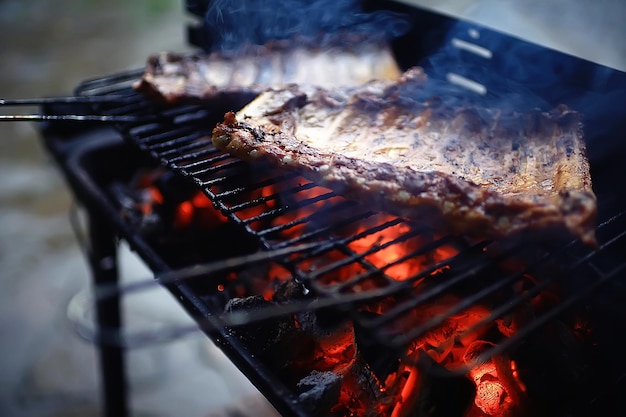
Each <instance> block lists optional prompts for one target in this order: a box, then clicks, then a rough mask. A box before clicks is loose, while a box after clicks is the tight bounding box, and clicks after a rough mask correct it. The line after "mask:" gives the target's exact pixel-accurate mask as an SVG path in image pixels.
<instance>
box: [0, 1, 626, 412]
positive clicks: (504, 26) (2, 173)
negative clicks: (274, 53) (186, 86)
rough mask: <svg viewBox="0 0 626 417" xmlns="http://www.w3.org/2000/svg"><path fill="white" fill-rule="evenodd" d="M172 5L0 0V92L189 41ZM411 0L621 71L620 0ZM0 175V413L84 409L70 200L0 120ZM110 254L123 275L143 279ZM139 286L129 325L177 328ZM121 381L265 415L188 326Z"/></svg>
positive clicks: (155, 401)
mask: <svg viewBox="0 0 626 417" xmlns="http://www.w3.org/2000/svg"><path fill="white" fill-rule="evenodd" d="M406 1H410V0H406ZM182 3H183V2H182V0H180V1H178V0H141V1H140V0H133V1H125V0H108V1H105V0H83V1H80V2H77V1H73V0H31V1H23V0H0V40H1V45H2V46H0V56H1V57H2V60H1V61H0V62H1V65H0V98H24V97H41V96H51V95H66V94H70V93H71V91H72V89H73V87H74V86H75V85H76V84H78V83H79V82H81V81H83V80H84V79H87V78H92V77H96V76H99V75H106V74H111V73H114V72H118V71H122V70H125V69H130V68H137V67H140V66H142V65H143V63H144V61H145V57H146V56H147V55H148V54H150V53H152V52H155V51H158V50H176V51H183V50H186V49H188V47H187V46H186V44H185V40H184V30H183V25H184V22H185V16H184V14H183V11H182V9H183V6H182ZM415 3H419V4H423V5H427V6H428V7H431V8H434V9H435V10H438V11H442V12H445V13H449V14H452V15H455V16H467V17H470V18H472V19H474V20H476V21H478V22H479V23H483V24H486V25H488V26H491V27H493V28H496V29H500V30H503V31H506V32H509V33H512V34H515V35H518V36H521V37H524V38H526V39H528V40H531V41H534V42H537V43H541V44H544V45H547V46H550V47H553V48H556V49H560V50H563V51H566V52H569V53H572V54H575V55H579V56H582V57H584V58H587V59H590V60H592V61H596V62H600V63H604V64H606V65H609V66H613V67H615V68H618V69H622V70H626V43H624V42H623V40H624V38H625V37H626V36H624V35H626V30H625V29H624V26H623V22H624V21H626V14H625V13H626V12H625V11H626V7H624V6H623V2H622V1H621V0H601V1H596V2H585V1H577V2H575V1H565V0H554V1H552V2H545V1H540V0H517V1H502V0H500V1H496V0H456V1H455V0H445V1H444V0H415ZM0 179H1V180H0V290H1V292H0V415H2V416H5V415H6V416H81V417H86V416H96V415H98V414H99V411H100V409H99V407H100V405H99V393H98V389H99V387H98V383H99V379H98V373H97V372H98V370H97V365H96V359H95V354H94V349H93V346H91V345H90V344H89V343H88V342H86V341H84V340H82V339H80V338H79V337H78V336H77V335H76V334H75V332H74V331H73V329H72V326H71V324H70V322H69V320H68V310H69V314H70V315H72V314H73V316H72V317H76V314H77V313H76V312H77V311H78V312H79V313H78V317H81V315H80V312H81V311H82V312H84V311H85V310H86V307H85V300H84V298H83V295H84V291H85V289H86V288H88V285H89V272H88V269H87V267H86V265H85V262H84V259H83V257H82V253H81V250H80V248H79V245H78V244H77V242H76V239H75V238H74V236H73V234H72V230H71V227H70V222H69V220H68V211H69V208H70V206H71V203H72V198H71V196H70V194H69V191H68V189H67V187H66V185H65V183H64V182H63V180H62V178H61V176H60V175H59V174H58V173H57V171H56V169H55V167H54V166H53V165H52V163H51V162H50V161H49V158H48V156H47V155H46V154H45V152H44V151H43V148H42V146H41V143H40V140H39V137H38V134H37V131H36V129H35V128H34V126H32V125H30V124H27V123H0ZM121 254H122V262H123V264H122V267H123V268H122V270H123V271H124V273H125V276H124V278H125V279H127V280H132V279H144V278H146V277H147V276H146V274H147V271H146V270H145V268H144V267H143V265H141V264H140V263H139V262H138V261H137V260H136V259H135V258H134V257H133V256H132V254H130V253H129V252H128V251H126V250H123V249H122V251H121ZM145 295H146V296H147V297H144V298H143V299H137V300H136V302H133V303H128V306H127V307H128V314H129V315H130V316H132V319H131V323H139V325H141V324H142V323H146V322H150V321H161V322H163V323H166V324H167V323H169V324H174V325H188V324H189V320H188V319H187V318H186V316H185V315H184V314H183V313H182V310H181V309H180V308H178V306H177V305H176V303H175V302H174V301H173V300H172V299H171V297H169V295H167V294H163V293H159V294H145ZM81 308H82V310H81ZM129 377H130V382H131V389H132V392H131V398H132V409H133V415H137V416H144V415H145V416H169V415H174V414H176V415H181V414H183V415H185V416H190V417H193V416H205V415H212V414H214V413H220V412H222V410H225V409H226V408H227V407H238V408H240V409H243V408H248V407H254V409H255V412H254V414H251V415H261V414H265V415H271V414H272V411H271V409H270V408H269V406H267V404H266V403H264V402H263V400H262V399H260V397H259V395H258V394H257V393H255V391H254V389H253V388H252V387H251V386H250V385H249V384H248V383H247V382H246V381H245V379H244V378H243V377H241V376H240V375H239V374H238V373H237V372H236V371H234V368H233V367H232V365H230V363H229V362H228V361H227V360H225V359H224V358H223V356H222V355H221V353H220V352H219V351H218V350H217V348H215V347H214V346H213V345H212V344H211V343H209V342H208V341H207V340H206V338H204V337H203V336H202V335H201V334H198V333H192V334H190V335H189V336H187V337H185V338H182V339H180V340H177V341H174V342H169V343H164V344H159V345H155V346H151V347H146V348H142V349H136V350H132V351H131V352H130V353H129ZM191 387H194V389H190V388H191ZM250 403H252V404H254V405H252V406H251V405H250Z"/></svg>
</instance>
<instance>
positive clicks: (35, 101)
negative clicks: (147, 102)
mask: <svg viewBox="0 0 626 417" xmlns="http://www.w3.org/2000/svg"><path fill="white" fill-rule="evenodd" d="M126 100H128V96H124V95H107V96H67V97H37V98H17V99H4V98H0V106H36V105H41V104H68V103H70V104H71V103H116V102H119V101H126Z"/></svg>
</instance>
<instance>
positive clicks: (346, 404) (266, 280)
mask: <svg viewBox="0 0 626 417" xmlns="http://www.w3.org/2000/svg"><path fill="white" fill-rule="evenodd" d="M145 189H146V190H147V196H148V197H147V198H146V201H147V202H146V203H145V204H146V205H145V207H143V209H145V210H151V209H152V206H151V205H154V204H163V203H164V202H163V195H162V194H161V193H160V191H159V190H158V188H156V187H155V186H154V185H152V184H151V183H150V182H149V181H148V183H147V184H146V186H145ZM286 189H287V190H295V191H294V192H293V193H289V192H286V191H285V190H284V189H283V188H282V187H281V189H280V190H279V187H278V186H277V185H269V186H266V187H263V188H261V189H258V190H255V191H251V192H250V193H249V194H248V195H246V198H245V201H246V202H245V203H241V204H239V205H237V204H233V205H232V206H228V205H227V209H228V210H231V211H232V212H233V213H234V215H236V216H237V217H238V218H239V219H240V220H243V221H244V222H246V224H247V225H248V226H249V227H250V228H251V229H253V230H265V229H268V228H269V229H272V233H273V235H272V238H275V239H277V240H282V241H289V240H291V239H298V238H300V237H301V236H303V235H306V234H307V233H308V232H309V231H310V230H309V228H310V227H311V224H312V223H315V225H314V227H317V226H319V224H318V223H319V222H320V221H321V222H322V223H323V222H324V221H326V220H328V219H321V220H320V219H319V216H318V217H317V218H316V215H318V213H319V212H320V211H322V210H324V212H329V213H332V211H333V210H332V208H333V207H334V206H335V205H338V203H340V202H343V201H344V200H343V199H342V198H341V197H338V196H336V195H334V194H333V193H332V192H331V191H330V190H328V189H325V188H321V187H316V186H313V185H312V184H311V183H310V182H309V181H307V180H305V179H302V178H296V179H295V180H294V181H293V183H290V184H287V186H286ZM270 212H271V213H270ZM312 218H315V219H316V220H315V221H314V222H313V221H311V219H312ZM225 222H227V218H226V217H224V216H223V215H222V214H221V213H220V212H219V211H218V210H216V209H215V208H214V206H213V203H212V202H211V201H210V200H209V199H208V198H207V197H206V196H205V195H204V194H202V193H201V192H198V193H196V194H194V195H192V196H191V197H190V198H189V199H188V200H186V201H184V202H182V203H180V204H179V205H178V206H177V207H176V210H175V216H174V227H175V229H176V230H181V229H186V228H191V227H202V228H206V229H210V228H214V227H216V226H219V225H220V224H223V223H225ZM331 223H332V222H331ZM329 237H330V238H333V239H335V240H336V241H341V242H343V243H344V245H343V246H342V247H341V248H339V249H338V248H329V249H328V250H327V251H325V252H322V253H319V254H316V255H315V256H313V255H309V254H307V256H304V257H302V260H298V261H297V264H296V266H297V267H298V268H299V269H300V270H301V271H303V272H305V273H309V274H311V275H312V276H313V277H314V279H313V280H314V282H315V283H316V284H318V285H320V286H321V287H325V288H331V287H333V286H339V287H341V291H342V292H363V291H369V290H375V289H380V288H382V287H385V286H389V285H393V284H398V285H400V284H405V283H407V282H409V283H410V284H408V285H407V286H406V287H407V288H408V290H407V291H409V293H408V295H407V294H404V295H403V296H404V297H407V296H408V297H411V296H413V295H414V294H419V293H420V291H421V290H422V287H421V284H422V283H423V282H424V280H426V279H434V280H436V279H439V277H440V276H441V275H439V274H441V273H442V272H444V271H445V270H446V269H448V268H449V266H448V265H447V263H446V261H447V260H450V259H451V258H453V257H454V256H456V255H457V253H458V250H457V248H456V247H454V246H452V245H439V246H438V245H432V247H430V249H425V248H428V247H429V246H428V245H431V244H432V243H433V242H436V241H437V237H436V236H433V235H425V234H424V233H417V232H416V231H415V230H414V226H412V225H411V224H409V223H408V222H404V221H400V220H399V219H398V218H397V217H394V216H391V215H387V214H382V213H379V214H375V215H372V216H369V217H367V218H365V220H363V221H362V222H360V223H359V224H357V225H350V226H346V227H343V228H340V229H337V228H329V232H328V235H324V236H322V238H329ZM294 259H299V258H297V257H294ZM372 270H375V271H377V272H376V273H373V274H372V273H369V272H371V271H372ZM425 271H429V272H425ZM264 274H265V275H264V276H263V277H261V278H259V281H260V285H258V286H256V290H255V291H257V293H255V294H243V293H242V294H237V296H240V297H245V296H248V295H262V296H263V298H265V300H268V301H269V300H272V297H273V296H274V289H275V288H276V283H278V282H283V283H284V282H286V281H288V280H290V279H291V272H290V271H288V270H287V269H285V268H284V267H282V266H280V265H278V264H273V263H272V264H269V265H268V266H267V270H265V271H264ZM229 279H231V280H232V281H235V280H236V279H237V277H236V276H232V277H231V278H229ZM526 279H527V280H532V277H527V278H526ZM222 290H223V287H222ZM393 297H395V296H390V297H387V298H385V299H384V300H380V301H379V302H378V303H372V304H370V305H368V306H367V309H368V311H369V312H371V313H373V314H377V315H385V313H387V312H388V311H389V310H390V309H393V308H394V306H395V304H396V303H395V301H394V300H395V299H394V298H393ZM548 298H549V297H548ZM461 301H462V297H461V296H459V295H442V296H439V297H437V298H435V299H434V300H433V301H431V302H426V303H422V304H421V305H419V306H417V307H415V308H412V309H411V310H409V311H406V312H404V313H403V314H402V315H400V316H399V317H397V318H396V319H394V320H393V322H392V323H391V324H388V326H389V328H390V329H391V330H390V331H391V332H392V333H393V334H403V333H405V332H407V331H409V330H412V329H414V328H417V327H419V326H422V325H425V324H428V323H431V322H433V321H435V322H437V325H436V326H434V327H433V328H430V329H429V330H428V331H425V332H424V333H423V334H422V335H421V336H419V337H416V338H415V340H413V341H412V342H411V343H410V344H409V346H408V347H407V349H406V351H405V352H404V355H403V358H398V362H399V365H398V369H397V370H395V371H392V372H390V373H389V374H388V375H386V376H385V380H384V381H380V380H378V378H377V377H376V376H375V375H374V373H373V372H372V371H371V370H370V369H369V365H368V364H367V363H365V362H364V360H363V358H362V356H361V354H360V351H359V347H358V346H357V344H356V340H355V331H354V327H353V325H352V324H351V322H346V324H345V325H342V326H338V328H337V329H335V330H334V332H332V333H328V334H326V335H315V336H314V337H313V339H314V342H313V347H312V348H310V349H306V351H307V352H308V353H307V355H308V356H306V357H303V358H298V359H297V360H295V361H294V362H293V364H292V365H293V368H294V370H296V371H297V372H298V374H299V375H306V374H307V373H309V372H312V371H319V372H333V373H335V374H336V375H338V376H339V377H340V379H341V388H340V391H339V399H338V402H337V404H335V405H334V406H333V407H332V408H331V410H330V411H331V415H332V416H354V417H369V416H373V415H376V416H389V417H408V416H411V415H414V413H415V407H416V405H415V403H416V401H418V398H419V393H420V390H422V389H424V387H425V386H427V384H428V376H427V375H426V374H424V371H423V370H422V369H420V367H419V366H418V365H417V363H418V362H417V361H416V360H415V359H414V358H416V357H418V356H419V355H423V354H426V355H428V357H429V358H430V359H431V360H432V361H434V363H436V364H437V366H441V367H443V368H447V369H448V370H458V369H469V370H468V371H467V374H466V378H467V379H468V380H469V381H471V383H473V386H474V387H475V395H474V401H473V404H472V405H471V407H470V408H469V409H468V410H467V412H466V414H465V417H488V416H493V417H509V416H512V415H518V414H519V410H520V407H521V403H522V402H523V398H524V396H525V393H526V388H525V386H524V384H523V383H522V382H521V381H520V379H519V375H518V371H517V365H516V363H515V362H514V361H512V360H510V359H509V358H508V357H506V356H505V355H497V356H495V357H492V358H490V359H488V360H482V359H481V357H482V356H481V355H482V354H483V353H484V352H485V351H487V350H489V349H490V348H492V347H493V346H494V343H493V342H491V341H490V339H489V337H491V336H493V335H494V334H497V335H498V337H510V336H511V335H513V334H514V333H515V332H516V331H517V329H518V327H520V326H522V325H523V324H524V323H525V322H526V320H527V317H526V313H525V312H524V310H523V309H522V310H521V313H519V312H518V313H517V314H514V315H511V316H510V317H505V318H501V319H499V320H497V321H494V322H493V323H490V324H487V325H486V326H479V324H481V323H483V322H485V321H486V319H487V318H488V317H489V315H490V310H489V308H488V307H486V306H484V305H480V304H475V305H472V306H471V307H468V308H466V309H464V310H463V311H460V312H459V311H456V312H454V313H453V314H450V313H449V311H450V310H451V309H454V308H455V307H456V306H458V305H459V303H460V302H461ZM544 302H546V298H545V296H544V298H540V297H535V298H534V299H532V300H531V303H532V304H533V305H534V306H537V305H540V304H542V303H544ZM528 314H530V313H528ZM442 317H445V319H441V318H442ZM294 321H295V326H296V328H300V324H299V323H298V322H297V319H295V318H294ZM467 384H470V383H469V382H467ZM516 413H517V414H516Z"/></svg>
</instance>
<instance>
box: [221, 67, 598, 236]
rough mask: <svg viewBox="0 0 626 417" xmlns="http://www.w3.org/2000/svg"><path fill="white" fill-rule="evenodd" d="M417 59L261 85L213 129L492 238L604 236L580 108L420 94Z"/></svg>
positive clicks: (420, 217) (350, 194)
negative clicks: (525, 108)
mask: <svg viewBox="0 0 626 417" xmlns="http://www.w3.org/2000/svg"><path fill="white" fill-rule="evenodd" d="M425 83H426V80H425V76H424V74H423V73H422V72H421V70H420V69H412V70H409V71H408V72H407V73H406V74H404V75H403V77H402V78H401V79H400V80H399V81H398V82H372V83H369V84H367V85H365V86H363V87H360V88H355V89H351V90H345V89H344V90H339V89H335V90H324V89H320V88H308V87H304V86H291V87H289V88H286V89H281V90H271V91H267V92H265V93H263V94H262V95H261V96H259V97H258V98H257V99H256V100H255V101H253V102H252V103H250V104H249V105H248V106H246V107H245V108H244V109H242V110H241V111H240V112H239V113H238V114H237V115H235V114H233V113H229V114H227V115H226V117H225V120H224V123H222V124H219V125H218V126H217V127H216V128H215V129H214V131H213V143H214V144H215V145H216V146H217V147H218V148H220V149H224V150H226V151H228V152H230V153H231V154H233V155H235V156H237V157H240V158H242V159H244V160H247V161H255V160H264V161H266V162H268V163H270V164H272V165H274V166H276V167H284V168H288V169H292V170H295V171H297V172H298V173H300V174H301V175H303V176H305V177H308V178H310V179H311V180H313V181H315V182H316V183H318V184H319V185H322V186H325V187H328V188H331V189H333V190H335V191H336V192H337V193H339V194H341V195H343V196H345V197H346V198H349V199H354V200H357V201H361V202H363V203H365V204H368V205H370V206H371V207H373V208H375V209H379V210H383V211H387V212H390V213H394V214H397V215H400V216H403V217H407V218H411V219H415V220H416V221H426V222H429V223H431V224H433V223H434V224H436V225H438V226H440V227H443V228H445V229H447V230H449V231H452V232H454V233H459V234H467V235H471V236H480V237H486V238H502V237H508V236H512V235H517V234H520V233H525V232H540V234H543V235H544V237H546V234H549V233H552V232H555V231H568V232H569V233H570V234H571V235H574V236H576V237H578V238H580V239H581V240H582V241H584V242H585V243H588V244H594V243H595V234H594V229H595V214H596V199H595V196H594V194H593V191H592V188H591V178H590V174H589V163H588V161H587V158H586V154H585V144H584V141H583V137H582V127H581V122H580V115H579V114H578V113H576V112H573V111H571V110H568V109H567V108H565V107H561V108H558V109H555V110H554V111H552V112H549V113H543V112H531V113H523V114H516V113H504V112H502V111H499V110H488V109H477V108H468V107H465V108H458V109H451V108H448V107H446V106H444V105H443V104H441V102H440V101H437V100H432V101H430V102H415V101H413V100H412V99H411V96H412V93H411V92H412V91H415V90H414V89H415V88H422V87H421V86H422V85H424V84H425Z"/></svg>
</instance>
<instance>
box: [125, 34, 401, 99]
mask: <svg viewBox="0 0 626 417" xmlns="http://www.w3.org/2000/svg"><path fill="white" fill-rule="evenodd" d="M400 74H401V71H400V70H399V68H398V66H397V64H396V62H395V59H394V57H393V55H392V53H391V50H390V48H389V47H388V45H387V44H386V43H385V42H384V41H382V40H375V39H367V38H364V37H363V36H362V35H345V36H341V37H337V38H332V39H327V40H325V41H324V42H322V43H320V42H317V40H313V39H300V38H294V39H293V40H289V41H272V42H271V43H268V44H266V45H248V46H246V47H242V48H241V49H239V50H236V51H229V52H214V53H211V54H204V53H199V54H176V53H171V52H163V53H160V54H155V55H152V56H150V57H149V59H148V62H147V65H146V68H145V71H144V74H143V76H142V78H141V79H140V80H139V81H138V82H137V83H136V84H135V86H134V87H135V89H137V90H138V91H141V92H143V93H145V94H146V95H148V96H150V97H152V98H155V99H157V100H159V101H164V102H166V103H171V104H173V103H178V102H190V101H202V100H208V99H212V98H215V97H219V96H221V95H224V94H232V93H253V94H258V93H261V92H262V91H264V90H265V89H267V88H268V87H278V86H283V85H287V84H291V83H308V84H313V85H318V86H321V87H339V86H358V85H360V84H363V83H365V82H367V81H370V80H372V79H383V80H393V79H396V78H398V77H399V76H400Z"/></svg>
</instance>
